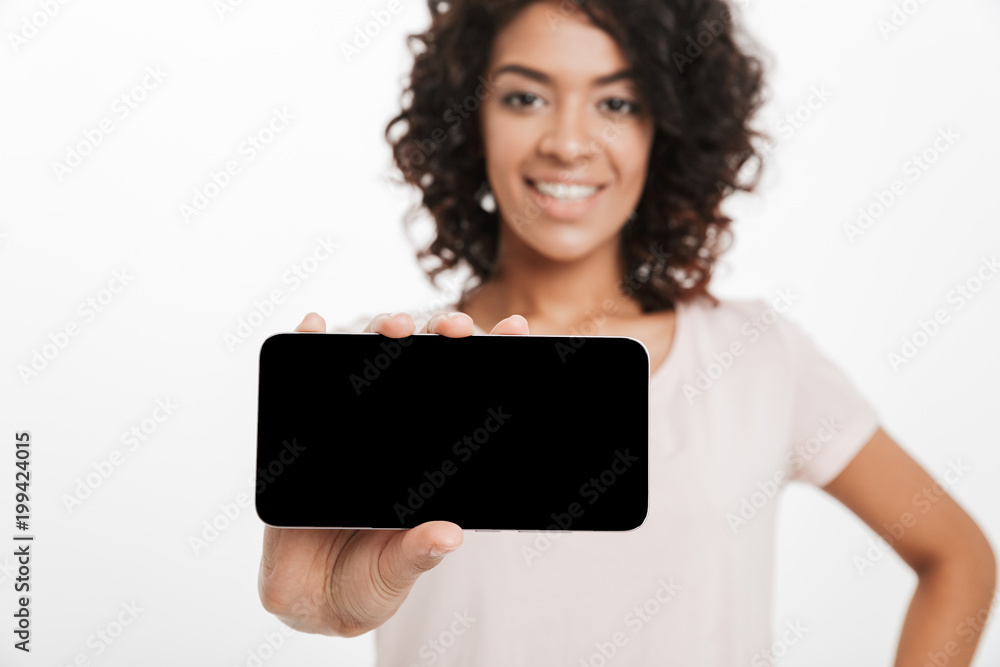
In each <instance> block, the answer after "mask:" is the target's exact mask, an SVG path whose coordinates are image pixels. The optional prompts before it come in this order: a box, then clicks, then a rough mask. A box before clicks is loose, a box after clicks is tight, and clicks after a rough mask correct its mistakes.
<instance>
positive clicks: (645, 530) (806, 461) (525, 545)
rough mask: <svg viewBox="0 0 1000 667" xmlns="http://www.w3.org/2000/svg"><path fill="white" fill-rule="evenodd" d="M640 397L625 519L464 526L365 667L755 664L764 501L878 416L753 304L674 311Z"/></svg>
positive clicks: (765, 598) (856, 446) (815, 353)
mask: <svg viewBox="0 0 1000 667" xmlns="http://www.w3.org/2000/svg"><path fill="white" fill-rule="evenodd" d="M451 309H453V308H451V307H446V308H443V309H442V311H441V312H444V311H447V310H451ZM369 319H370V318H364V319H363V320H359V321H358V322H359V323H358V324H355V325H354V326H349V327H345V328H341V329H339V330H341V331H344V330H347V331H360V330H361V328H362V327H363V326H364V325H365V324H367V322H368V321H369ZM425 319H426V318H425V317H421V318H415V320H417V325H418V327H419V326H420V325H421V324H422V323H423V321H424V320H425ZM334 330H337V329H334ZM484 333H485V332H484V331H482V330H481V329H479V328H478V327H477V331H476V334H480V335H481V334H484ZM649 401H650V406H649V450H650V463H649V474H650V488H649V513H648V515H647V517H646V521H645V523H643V524H642V526H640V527H639V528H637V529H635V530H633V531H629V532H624V533H599V532H597V533H595V532H575V533H517V532H506V531H504V532H499V533H480V532H474V531H465V532H464V541H463V544H462V546H460V547H459V548H458V549H457V550H456V551H454V552H452V553H450V554H448V555H447V556H445V558H444V561H442V562H441V563H440V564H439V565H438V566H437V567H435V568H434V569H432V570H430V571H429V572H426V573H425V574H423V575H421V576H420V578H419V579H418V580H417V582H416V584H415V585H414V586H413V589H412V590H411V592H410V594H409V596H408V597H407V599H406V600H405V601H404V602H403V604H402V606H401V607H400V608H399V610H398V611H397V612H396V614H395V615H394V616H393V617H392V618H390V619H389V620H388V621H387V622H386V623H385V624H383V625H382V626H381V627H380V628H378V629H377V630H375V632H376V646H377V664H378V667H409V666H411V665H412V666H424V665H443V666H451V665H463V666H468V665H475V667H516V666H519V665H525V666H527V665H531V666H533V667H534V666H545V667H552V666H554V665H565V666H567V667H570V666H572V667H578V666H586V667H600V666H601V665H628V666H642V667H645V666H650V667H651V666H653V665H657V666H660V665H665V664H669V665H689V666H692V667H693V666H696V665H697V666H698V667H709V666H712V667H714V666H718V667H723V666H725V667H731V666H732V665H738V664H745V665H748V664H751V661H752V660H753V659H754V657H755V656H762V655H763V654H762V653H761V651H763V650H765V649H768V648H769V647H770V646H771V645H772V641H773V640H772V637H771V602H772V601H771V596H772V586H773V569H774V555H773V546H774V536H775V516H776V510H777V497H776V495H775V494H776V493H777V492H779V491H780V490H781V489H783V488H784V486H785V485H786V483H787V481H788V480H789V479H795V480H798V481H802V482H806V483H810V484H814V485H816V486H823V485H825V484H826V483H827V482H829V481H831V480H832V479H833V478H834V477H835V476H836V475H837V474H838V473H839V472H840V471H841V470H843V468H844V467H845V466H846V465H847V463H848V462H849V461H850V460H851V459H852V458H853V457H854V456H855V454H857V452H858V451H859V450H860V449H861V447H862V446H864V444H865V443H867V442H868V440H869V439H870V438H871V437H872V435H874V433H875V430H876V429H877V427H878V418H877V415H876V413H875V411H874V410H873V408H872V407H871V405H870V404H869V403H868V402H867V401H866V400H865V399H864V398H863V397H862V396H861V395H860V394H859V392H858V391H857V390H856V388H855V387H854V386H853V384H852V383H851V381H850V380H849V379H848V378H847V377H846V376H845V375H844V374H843V373H842V372H841V371H840V370H839V369H838V368H837V367H836V366H835V365H833V364H832V363H831V362H830V361H829V360H828V359H827V358H826V357H825V356H824V355H823V354H822V353H821V352H820V351H819V350H818V349H817V348H816V346H815V345H814V343H813V342H812V340H811V339H810V338H809V337H808V336H806V335H805V334H804V333H803V332H802V331H801V329H800V328H799V327H798V326H797V325H795V324H794V323H792V322H791V321H789V320H787V319H785V318H784V317H783V316H781V315H778V314H777V313H775V311H774V310H772V309H771V308H770V307H769V306H768V305H767V304H765V302H763V301H759V300H726V299H722V300H720V304H719V305H718V306H717V307H714V308H713V307H712V305H711V304H710V303H708V302H707V301H704V300H699V301H695V302H689V303H684V304H680V305H679V306H678V308H677V320H676V332H675V337H674V341H673V343H672V347H671V349H670V352H669V355H668V357H667V360H666V361H665V362H664V363H663V364H662V365H661V366H660V367H659V368H657V369H655V370H654V372H653V374H652V376H651V377H650V389H649ZM760 660H761V658H760V657H758V663H757V664H769V663H766V662H760Z"/></svg>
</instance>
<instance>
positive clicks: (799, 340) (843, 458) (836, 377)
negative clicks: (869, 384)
mask: <svg viewBox="0 0 1000 667" xmlns="http://www.w3.org/2000/svg"><path fill="white" fill-rule="evenodd" d="M780 322H781V324H780V325H779V328H780V329H781V331H782V335H783V338H784V344H785V345H786V346H787V352H788V354H789V357H788V358H789V360H790V364H791V375H792V378H793V384H794V386H793V388H792V392H793V398H792V406H793V407H792V415H791V428H790V433H789V436H790V439H789V442H788V443H787V446H788V449H787V451H788V456H787V459H786V460H787V461H788V462H789V467H790V478H791V479H794V480H798V481H801V482H807V483H809V484H813V485H815V486H818V487H823V486H825V485H826V484H828V483H829V482H831V481H832V480H833V478H835V477H836V476H837V475H838V474H840V472H841V471H842V470H843V469H844V468H845V467H847V464H848V463H850V462H851V460H852V459H853V458H854V457H855V456H856V455H857V453H858V452H859V451H860V450H861V448H862V447H864V446H865V444H867V443H868V441H869V440H871V438H872V436H873V435H874V434H875V432H876V430H877V429H878V427H879V418H878V414H877V413H876V411H875V409H874V407H873V406H872V405H871V403H870V402H869V401H868V400H867V399H866V398H865V397H864V396H863V395H862V394H861V393H860V391H859V390H858V389H857V387H856V386H855V385H854V383H853V382H852V381H851V380H850V378H848V377H847V375H846V374H845V373H844V371H842V370H841V369H840V368H839V367H837V365H836V364H834V363H833V361H831V360H830V359H829V358H827V357H826V356H825V355H824V354H823V353H822V352H821V351H820V350H819V348H818V347H817V346H816V344H815V342H814V341H813V340H812V338H811V337H810V336H808V335H807V334H806V333H805V332H804V331H802V329H801V328H800V327H799V326H798V325H797V324H795V323H794V322H791V321H789V320H787V319H784V318H782V319H781V320H780Z"/></svg>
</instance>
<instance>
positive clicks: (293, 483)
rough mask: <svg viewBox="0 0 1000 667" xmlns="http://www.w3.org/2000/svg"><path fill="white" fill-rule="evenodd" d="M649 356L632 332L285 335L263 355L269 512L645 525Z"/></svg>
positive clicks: (330, 519)
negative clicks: (616, 334)
mask: <svg viewBox="0 0 1000 667" xmlns="http://www.w3.org/2000/svg"><path fill="white" fill-rule="evenodd" d="M648 410H649V356H648V354H647V352H646V349H645V347H644V346H643V345H642V344H641V343H640V342H638V341H637V340H634V339H631V338H625V337H568V336H534V335H529V336H513V335H507V336H501V335H494V336H468V337H463V338H449V337H446V336H441V335H437V334H414V335H411V336H408V337H406V338H389V337H386V336H383V335H381V334H376V333H363V334H342V333H282V334H276V335H274V336H271V337H270V338H268V339H267V340H266V341H264V343H263V345H262V346H261V353H260V384H259V403H258V428H257V486H256V504H257V513H258V515H259V516H260V518H261V519H262V520H263V521H264V522H265V523H267V524H269V525H272V526H279V527H325V528H412V527H414V526H417V525H419V524H421V523H424V522H426V521H434V520H446V521H452V522H454V523H456V524H458V525H459V526H461V527H462V528H463V529H480V530H484V529H486V530H500V529H502V530H604V531H609V530H631V529H633V528H636V527H638V526H639V525H640V524H641V523H642V522H643V520H644V519H645V517H646V510H647V503H648V490H649V466H648Z"/></svg>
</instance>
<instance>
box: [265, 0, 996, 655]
mask: <svg viewBox="0 0 1000 667" xmlns="http://www.w3.org/2000/svg"><path fill="white" fill-rule="evenodd" d="M430 9H431V13H432V16H433V23H432V25H431V27H430V29H429V30H428V32H427V33H425V34H424V35H422V36H421V37H420V41H421V42H422V44H423V48H422V50H421V52H420V53H418V55H417V57H416V62H415V65H414V70H413V74H412V77H411V81H410V88H411V92H412V93H413V97H412V99H411V103H410V106H409V108H407V109H406V110H404V112H403V113H401V114H400V115H399V116H398V117H397V118H395V119H393V121H392V122H391V123H390V124H389V127H387V128H386V134H387V137H388V136H389V131H390V130H391V129H392V127H393V126H394V125H395V124H396V123H397V122H400V121H406V125H407V131H406V133H405V134H404V135H402V136H401V137H399V138H397V139H395V140H390V141H392V142H393V148H394V155H395V158H396V163H397V165H398V166H399V168H400V169H401V171H402V172H403V174H404V176H405V177H406V181H407V182H408V183H410V184H411V185H414V186H416V187H419V188H421V190H422V191H423V206H424V207H426V208H427V209H428V210H429V212H430V213H431V214H432V216H433V217H434V219H435V222H436V226H437V236H436V238H435V239H434V241H433V242H432V243H431V245H430V246H429V247H428V248H427V249H425V250H424V251H422V252H421V253H420V255H419V257H420V258H421V259H426V258H429V257H434V258H436V259H437V260H438V266H437V267H435V268H434V269H433V270H431V271H429V274H430V276H431V278H432V279H433V278H434V277H435V276H436V274H437V273H439V272H441V271H443V270H446V269H451V268H456V267H467V268H470V269H471V270H472V273H473V276H474V277H475V278H476V279H478V282H477V283H476V284H475V285H474V286H473V288H472V289H468V290H466V292H464V293H463V294H462V295H461V298H460V299H459V300H458V302H457V303H455V304H453V305H452V306H450V307H448V308H445V309H444V311H446V312H436V313H432V317H430V318H429V319H428V320H427V321H426V322H424V323H423V324H422V326H421V327H420V328H419V331H420V332H428V333H437V334H440V335H444V336H450V337H460V336H467V335H472V334H474V333H485V332H486V331H490V332H491V333H493V334H527V333H528V332H529V330H530V332H531V333H533V334H580V333H584V334H592V335H620V336H631V337H634V338H638V339H640V340H641V341H642V342H643V343H644V344H645V345H646V347H647V349H648V350H649V353H650V363H651V369H652V370H651V380H650V414H651V416H650V456H651V461H650V508H649V515H648V517H647V519H646V522H645V523H644V524H643V525H642V526H641V527H639V528H638V529H636V530H634V531H630V532H628V533H569V534H567V533H561V534H560V533H553V534H551V535H548V534H517V533H507V532H504V533H500V534H483V533H474V532H473V533H469V534H467V535H463V533H462V532H461V529H460V528H459V527H458V526H456V525H455V524H452V523H448V522H443V521H433V522H428V523H425V524H422V525H420V526H418V527H416V528H413V529H411V530H407V531H337V530H282V529H274V528H271V527H266V528H265V538H264V552H263V557H262V560H261V571H260V579H259V588H260V595H261V599H262V601H263V604H264V606H265V608H266V609H268V610H269V611H271V612H272V613H274V614H276V615H278V616H279V617H280V618H281V619H282V620H283V621H284V622H286V623H287V624H289V625H290V626H292V627H293V628H296V629H299V630H302V631H305V632H314V633H324V634H331V635H339V636H345V637H353V636H357V635H360V634H362V633H365V632H367V631H369V630H372V629H375V628H378V632H377V644H378V657H379V664H380V665H383V664H384V665H407V664H432V663H433V664H443V665H452V664H454V665H459V664H462V665H472V664H474V665H477V666H478V667H490V666H493V665H515V664H525V665H527V664H532V665H536V664H537V665H553V664H567V665H568V664H572V665H602V664H606V663H609V662H610V661H612V660H615V661H617V662H618V664H631V665H639V664H641V665H653V664H657V665H660V664H683V665H733V664H740V663H742V664H748V663H750V664H758V665H762V664H771V662H770V661H771V658H772V656H771V653H770V647H771V646H772V643H771V642H772V638H771V636H770V609H771V606H770V605H771V601H770V591H771V582H772V557H773V553H772V544H773V530H774V522H775V509H776V502H775V501H774V499H773V496H774V495H775V494H776V493H777V491H778V489H780V488H781V487H782V486H783V485H784V483H785V482H787V481H788V480H789V479H797V480H800V481H804V482H808V483H812V484H815V485H816V486H819V487H821V488H823V489H824V490H825V491H826V492H828V493H829V494H830V495H832V496H833V497H834V498H836V499H838V500H839V501H840V502H842V503H843V504H844V505H846V506H847V507H848V508H850V509H851V510H852V511H853V512H855V513H856V514H857V515H858V516H859V517H860V518H861V519H863V520H864V521H865V522H866V523H867V524H868V525H869V526H871V527H872V528H873V529H875V530H876V531H880V532H882V531H883V526H895V525H897V524H898V525H903V524H902V523H900V522H901V521H905V524H906V527H905V530H900V531H897V532H894V533H893V534H892V535H888V534H887V536H886V537H887V539H889V540H891V543H892V546H893V548H894V549H895V550H896V551H897V552H898V553H899V555H900V556H901V557H902V558H903V559H904V560H905V561H906V562H907V563H908V564H909V565H910V566H911V567H912V568H913V569H914V571H915V572H916V573H917V574H918V575H919V585H918V587H917V590H916V593H915V595H914V597H913V601H912V603H911V605H910V608H909V612H908V614H907V617H906V620H905V623H904V626H903V630H902V634H901V637H900V642H899V649H898V654H897V662H896V664H897V665H917V664H923V663H924V661H925V660H926V659H928V657H929V656H936V655H939V654H940V655H944V656H945V657H946V659H947V660H948V663H947V664H948V665H952V666H954V665H968V664H969V663H970V661H971V658H972V653H973V651H974V650H975V646H976V643H977V642H978V639H979V635H980V633H981V630H982V623H981V622H980V623H979V624H978V626H970V625H968V624H966V625H964V626H963V623H965V622H966V619H967V618H970V617H972V618H975V617H977V614H978V615H979V618H982V614H981V612H982V610H983V609H984V608H988V607H989V606H990V605H991V604H992V602H991V596H992V593H993V590H994V586H995V577H996V562H995V559H994V555H993V551H992V549H991V548H990V545H989V544H988V542H987V541H986V539H985V537H984V536H983V534H982V532H981V531H980V530H979V529H978V527H977V526H976V525H975V523H974V522H973V521H972V520H971V519H970V517H969V516H968V515H967V514H966V513H965V512H964V511H963V510H962V509H961V508H960V507H959V506H958V505H957V504H956V503H955V502H954V501H953V500H952V499H951V498H949V497H948V496H947V495H946V494H941V495H940V496H939V498H938V500H937V501H936V502H935V503H934V505H933V508H932V509H931V510H930V511H928V512H926V513H923V514H918V513H916V512H914V511H913V510H914V507H913V504H912V498H914V495H915V494H917V493H918V492H920V491H921V490H922V489H926V488H929V487H933V486H934V481H933V480H932V479H931V477H930V476H929V475H928V474H927V472H925V471H924V470H923V469H922V468H921V467H920V466H919V465H918V464H917V463H916V462H915V461H914V460H913V459H912V458H911V457H909V456H908V455H907V454H906V453H905V452H904V451H903V450H902V449H901V448H900V447H899V446H897V445H896V444H895V443H894V442H893V441H892V439H891V438H890V437H889V436H888V435H887V434H886V433H885V431H884V430H882V429H881V428H879V426H878V422H877V417H876V415H875V413H874V411H873V410H872V408H871V407H870V406H869V405H868V404H867V402H865V401H864V399H862V398H861V397H860V395H859V394H858V393H857V392H856V391H855V390H854V388H853V386H852V385H851V384H850V382H849V381H848V380H847V379H846V378H845V377H844V375H843V374H842V373H840V371H839V370H838V369H836V368H835V367H833V366H832V365H831V364H830V363H829V361H827V360H826V359H825V358H823V357H822V356H821V355H820V354H819V352H818V351H817V349H816V348H815V346H814V345H813V344H812V342H811V341H810V340H809V339H808V338H807V337H806V336H804V335H803V334H802V333H801V332H800V331H799V330H798V329H797V328H796V327H795V326H793V325H792V324H791V323H789V322H787V321H785V320H783V319H782V318H780V316H778V315H777V314H776V313H777V312H780V311H782V310H784V307H785V306H783V305H782V299H781V298H776V299H774V300H773V303H764V302H763V301H718V300H716V299H714V298H713V297H712V296H711V295H710V294H709V292H708V284H709V281H710V278H711V272H712V267H713V264H714V262H715V260H716V258H717V257H718V255H719V254H720V253H721V252H722V251H723V249H724V239H725V235H726V233H727V232H728V225H729V222H730V220H729V219H728V218H726V217H725V216H724V215H722V214H721V212H720V208H719V205H720V202H721V201H722V200H723V199H724V198H725V197H726V196H727V195H728V194H730V193H732V192H734V191H736V190H746V191H749V190H752V189H753V185H754V184H753V182H747V179H746V178H745V175H746V174H745V171H746V170H747V168H749V167H753V166H755V164H756V163H757V162H758V160H759V157H760V156H759V154H758V152H757V151H756V150H755V149H754V146H753V143H752V141H753V139H754V138H755V136H758V135H757V133H755V132H754V131H753V130H752V129H751V128H750V125H749V123H750V120H751V118H752V117H753V115H754V112H755V111H756V110H757V108H758V107H759V106H760V92H761V86H762V83H761V74H760V68H759V63H758V61H757V60H756V59H755V58H753V57H751V56H749V55H747V54H746V53H744V52H743V51H742V50H741V48H740V47H739V46H738V45H737V43H736V40H735V39H734V34H733V29H732V25H731V23H732V17H731V15H730V14H729V11H728V8H727V6H726V5H725V4H723V3H722V2H719V1H714V2H707V1H699V2H690V1H684V0H680V1H677V0H663V1H661V2H641V1H639V0H635V1H634V2H620V1H617V0H616V1H615V2H613V3H612V2H608V1H598V0H590V1H588V2H585V3H580V4H579V6H577V5H575V4H573V3H570V2H562V3H557V2H551V1H548V0H542V1H532V0H503V1H499V2H482V1H479V2H475V1H471V0H469V1H465V0H461V1H456V2H452V3H451V4H450V6H448V5H445V4H444V3H441V4H438V3H436V2H434V0H431V2H430ZM473 193H475V194H473ZM447 311H454V312H450V313H449V312H447ZM511 313H515V314H511ZM421 319H422V318H421ZM356 328H357V327H355V328H353V329H352V328H348V329H347V330H356ZM297 330H298V331H326V324H325V322H324V321H323V320H322V318H320V317H319V316H318V315H316V314H315V313H310V314H308V315H307V316H306V318H305V319H304V320H303V322H302V324H301V325H299V327H298V329H297ZM415 330H417V329H416V325H415V322H414V319H413V318H412V317H411V316H409V315H407V314H405V313H402V314H394V315H379V316H377V317H375V318H374V319H371V321H370V322H368V324H367V326H366V327H365V328H364V331H367V332H378V333H381V334H383V335H385V336H389V337H402V336H407V335H409V334H411V333H413V332H414V331H415ZM713 363H716V364H721V365H719V366H718V368H719V369H721V370H722V372H721V373H720V372H715V373H713V372H712V364H713ZM483 381H484V382H488V381H489V378H483ZM935 488H940V487H935ZM758 491H760V492H761V493H760V494H758V495H755V494H757V492H758ZM764 491H766V493H764ZM750 498H753V499H754V500H753V501H752V502H749V501H748V499H750ZM760 498H763V499H764V500H763V502H760V501H759V499H760ZM748 508H749V509H748ZM907 516H908V517H909V519H901V517H907ZM910 519H912V521H911V520H910ZM460 546H461V548H459V547H460ZM449 552H455V553H453V554H452V555H451V556H449V557H448V558H447V559H444V558H443V557H444V554H446V553H449ZM404 600H405V603H404Z"/></svg>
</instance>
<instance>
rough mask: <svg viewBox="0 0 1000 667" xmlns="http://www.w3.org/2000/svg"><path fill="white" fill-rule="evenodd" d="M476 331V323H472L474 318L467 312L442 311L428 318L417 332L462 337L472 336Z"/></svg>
mask: <svg viewBox="0 0 1000 667" xmlns="http://www.w3.org/2000/svg"><path fill="white" fill-rule="evenodd" d="M475 332H476V325H475V324H473V323H472V318H471V317H469V316H468V315H466V314H465V313H441V314H439V315H435V316H434V317H432V318H430V319H429V320H427V322H426V323H424V326H422V327H420V331H418V332H417V333H432V334H440V335H442V336H448V337H449V338H462V337H463V336H471V335H472V334H474V333H475Z"/></svg>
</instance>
